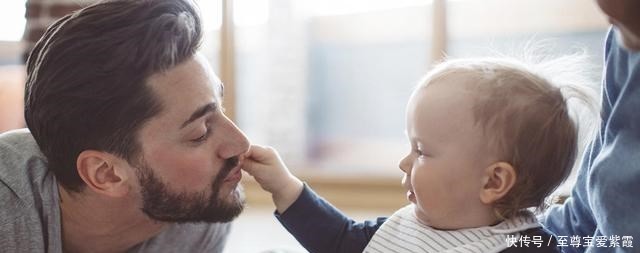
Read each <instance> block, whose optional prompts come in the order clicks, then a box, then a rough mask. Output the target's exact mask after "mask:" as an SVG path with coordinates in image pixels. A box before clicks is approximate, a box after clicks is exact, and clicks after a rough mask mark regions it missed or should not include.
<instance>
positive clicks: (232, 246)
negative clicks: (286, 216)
mask: <svg viewBox="0 0 640 253" xmlns="http://www.w3.org/2000/svg"><path fill="white" fill-rule="evenodd" d="M273 210H274V209H273V208H271V207H268V206H261V207H255V206H253V207H252V206H251V205H248V206H247V207H246V208H245V211H244V212H243V213H242V214H241V215H240V217H238V218H237V219H236V221H235V222H234V227H233V231H232V232H231V235H230V236H229V241H228V242H227V247H226V249H225V252H224V253H304V252H307V251H306V250H304V248H302V246H300V244H298V242H297V241H296V240H295V239H294V238H293V236H291V235H290V234H289V233H288V232H287V231H286V230H285V229H284V228H283V227H282V226H281V225H280V223H279V222H278V221H277V220H276V218H275V217H274V216H273ZM345 213H346V214H347V215H349V216H350V217H351V218H353V219H355V220H357V221H363V220H365V219H375V218H376V217H378V216H388V215H389V214H386V213H380V212H375V211H367V210H346V211H345Z"/></svg>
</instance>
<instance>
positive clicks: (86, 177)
mask: <svg viewBox="0 0 640 253" xmlns="http://www.w3.org/2000/svg"><path fill="white" fill-rule="evenodd" d="M121 160H122V159H121V158H119V157H117V156H114V155H112V154H109V153H107V152H102V151H96V150H85V151H82V152H81V153H80V154H79V155H78V159H77V160H76V169H77V170H78V174H79V175H80V177H81V178H82V180H83V181H84V182H85V183H86V185H87V187H88V188H90V189H91V190H93V191H94V192H96V193H100V194H103V195H107V196H110V197H121V196H124V195H126V194H127V193H128V191H129V186H128V185H127V180H128V179H129V178H128V174H127V173H126V171H125V170H126V168H124V167H123V166H122V165H123V164H127V163H122V161H121Z"/></svg>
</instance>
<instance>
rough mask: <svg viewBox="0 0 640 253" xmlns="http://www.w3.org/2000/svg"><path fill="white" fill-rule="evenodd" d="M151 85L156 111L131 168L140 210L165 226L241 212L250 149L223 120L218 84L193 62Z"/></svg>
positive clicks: (199, 60) (159, 76)
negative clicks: (243, 165) (243, 161)
mask: <svg viewBox="0 0 640 253" xmlns="http://www.w3.org/2000/svg"><path fill="white" fill-rule="evenodd" d="M147 85H149V86H150V87H151V89H152V91H153V93H154V95H155V96H156V97H157V98H158V100H159V101H160V102H161V104H162V111H161V112H160V113H159V114H158V115H156V116H154V117H153V118H152V119H151V120H149V121H148V122H147V123H146V124H145V125H144V126H143V127H142V129H141V130H140V133H139V135H138V141H139V143H140V144H141V146H142V151H141V156H140V157H139V159H137V161H134V162H132V164H131V165H132V166H134V167H135V168H134V170H135V171H136V175H137V176H138V181H139V187H140V195H141V196H140V197H141V198H142V202H143V203H142V211H143V212H144V213H145V214H147V215H148V216H149V217H151V218H152V219H155V220H161V221H170V222H199V221H205V222H226V221H230V220H232V219H233V218H235V217H236V216H237V215H238V214H240V212H241V211H242V208H243V206H244V198H243V196H242V192H241V188H240V186H239V181H240V179H241V178H242V174H241V171H240V167H241V159H239V156H240V155H242V154H244V153H245V152H247V150H248V148H249V143H248V140H247V138H246V137H245V136H244V135H243V134H242V132H241V131H240V130H239V129H238V128H237V127H236V126H235V125H234V124H233V123H232V122H231V121H230V120H229V119H228V118H227V117H226V116H225V115H224V113H223V110H222V108H221V107H222V91H223V88H222V84H221V83H220V81H219V80H218V78H217V77H216V76H215V74H213V72H212V71H211V68H210V67H209V65H208V64H207V62H206V60H205V59H204V57H202V56H199V55H197V56H195V57H192V58H190V59H188V60H186V61H185V62H184V63H182V64H180V65H177V66H175V67H173V68H171V69H170V70H168V71H166V72H164V73H158V74H154V75H153V76H151V77H150V78H149V80H148V83H147Z"/></svg>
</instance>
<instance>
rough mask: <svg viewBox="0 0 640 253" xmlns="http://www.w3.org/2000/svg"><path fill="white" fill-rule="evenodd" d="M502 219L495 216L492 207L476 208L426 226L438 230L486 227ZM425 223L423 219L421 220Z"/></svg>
mask: <svg viewBox="0 0 640 253" xmlns="http://www.w3.org/2000/svg"><path fill="white" fill-rule="evenodd" d="M502 221H503V220H502V219H499V218H498V217H496V215H495V213H494V212H493V208H488V209H484V208H482V209H478V210H474V211H469V212H467V213H466V214H465V215H464V216H463V217H455V218H454V217H452V218H451V219H444V222H442V223H440V224H437V223H432V224H427V225H428V226H430V227H432V228H435V229H438V230H458V229H465V228H478V227H487V226H493V225H496V224H499V223H500V222H502ZM421 222H422V223H425V222H424V221H421Z"/></svg>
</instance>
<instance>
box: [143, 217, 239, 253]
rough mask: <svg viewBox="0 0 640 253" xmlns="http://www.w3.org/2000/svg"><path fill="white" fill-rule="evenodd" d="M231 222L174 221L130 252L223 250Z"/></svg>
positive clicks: (156, 252)
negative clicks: (180, 222) (181, 222)
mask: <svg viewBox="0 0 640 253" xmlns="http://www.w3.org/2000/svg"><path fill="white" fill-rule="evenodd" d="M230 231H231V223H183V224H179V223H174V224H171V225H169V227H168V228H167V229H166V230H165V231H163V232H162V233H160V234H159V235H157V236H155V237H154V238H152V239H149V240H147V241H145V242H143V243H142V244H140V245H138V246H136V247H135V248H134V249H133V250H131V251H130V252H154V253H161V252H222V250H223V249H224V246H225V244H226V240H227V237H228V235H229V232H230Z"/></svg>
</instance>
